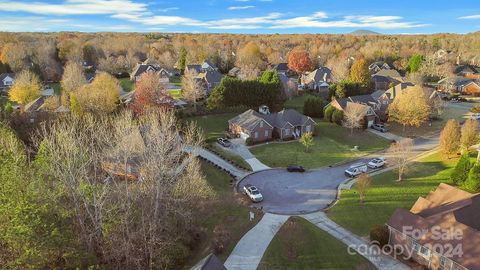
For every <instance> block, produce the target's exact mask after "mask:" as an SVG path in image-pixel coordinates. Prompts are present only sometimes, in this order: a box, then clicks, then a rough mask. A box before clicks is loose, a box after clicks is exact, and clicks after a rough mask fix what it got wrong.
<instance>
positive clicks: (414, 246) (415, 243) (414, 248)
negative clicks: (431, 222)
mask: <svg viewBox="0 0 480 270" xmlns="http://www.w3.org/2000/svg"><path fill="white" fill-rule="evenodd" d="M412 247H413V250H414V251H415V252H419V251H420V245H419V244H417V242H415V241H412Z"/></svg>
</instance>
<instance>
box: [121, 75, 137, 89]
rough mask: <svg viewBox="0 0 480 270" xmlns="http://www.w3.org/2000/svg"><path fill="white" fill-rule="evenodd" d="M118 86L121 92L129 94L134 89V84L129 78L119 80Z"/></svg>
mask: <svg viewBox="0 0 480 270" xmlns="http://www.w3.org/2000/svg"><path fill="white" fill-rule="evenodd" d="M119 81H120V86H121V87H122V88H123V91H125V92H130V91H132V90H133V88H135V82H134V81H131V80H130V78H121V79H119Z"/></svg>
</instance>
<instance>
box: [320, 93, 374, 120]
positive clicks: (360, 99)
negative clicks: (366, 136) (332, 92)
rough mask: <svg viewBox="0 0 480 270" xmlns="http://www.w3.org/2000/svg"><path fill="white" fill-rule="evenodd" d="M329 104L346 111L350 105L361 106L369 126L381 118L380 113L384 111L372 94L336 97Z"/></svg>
mask: <svg viewBox="0 0 480 270" xmlns="http://www.w3.org/2000/svg"><path fill="white" fill-rule="evenodd" d="M328 106H333V107H334V108H335V109H337V110H340V111H346V110H348V108H349V107H358V108H361V109H362V110H363V114H364V118H365V122H366V124H367V126H368V127H370V126H372V125H373V124H374V123H375V121H377V120H379V119H380V117H379V113H383V112H381V105H380V104H379V103H378V102H377V100H375V99H374V98H373V97H372V96H371V95H358V96H351V97H347V98H339V99H336V98H334V99H333V100H332V101H331V102H330V103H329V104H328V105H327V106H326V107H328ZM326 107H325V108H326Z"/></svg>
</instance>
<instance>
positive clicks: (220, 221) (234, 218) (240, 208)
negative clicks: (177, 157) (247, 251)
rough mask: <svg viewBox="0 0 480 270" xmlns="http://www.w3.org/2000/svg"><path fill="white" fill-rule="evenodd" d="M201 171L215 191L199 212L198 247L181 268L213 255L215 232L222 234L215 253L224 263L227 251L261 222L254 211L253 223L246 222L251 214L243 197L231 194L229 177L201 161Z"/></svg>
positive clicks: (227, 254) (188, 267)
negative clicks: (208, 202) (217, 251)
mask: <svg viewBox="0 0 480 270" xmlns="http://www.w3.org/2000/svg"><path fill="white" fill-rule="evenodd" d="M200 164H201V168H202V171H203V173H204V175H205V177H206V179H207V182H208V183H209V185H210V186H211V187H212V189H213V190H214V192H215V196H216V198H215V200H214V201H212V204H209V205H208V206H206V207H207V208H208V209H205V210H204V211H202V216H201V217H200V220H201V234H200V235H201V237H200V239H199V241H198V245H197V246H196V248H195V249H194V250H193V251H192V254H191V256H190V258H189V261H188V263H187V265H185V269H190V267H192V266H193V265H195V264H196V263H197V262H198V261H199V260H201V259H202V258H204V257H205V256H207V255H208V254H210V253H211V252H213V250H212V249H213V247H214V245H213V242H214V240H215V239H218V238H216V234H215V231H218V232H222V234H223V235H224V236H223V237H222V239H224V240H222V243H223V246H224V248H223V250H222V251H221V252H220V253H218V254H217V256H218V257H219V258H220V260H222V261H225V260H226V259H227V258H228V256H229V255H230V253H231V251H232V250H233V248H234V247H235V245H236V244H237V242H238V241H239V240H240V238H242V236H243V235H244V234H245V233H247V232H248V231H249V230H250V229H251V228H253V226H255V225H256V223H257V222H258V221H259V220H260V219H261V217H262V214H261V213H259V212H256V218H255V220H254V221H250V220H249V212H250V211H255V210H252V209H250V208H249V207H247V203H244V202H245V200H246V197H244V196H242V195H241V194H238V195H235V194H234V193H233V188H232V186H231V184H230V179H231V178H230V176H229V175H227V174H226V173H224V172H223V171H220V170H218V169H216V168H215V167H213V166H212V165H211V164H209V163H207V162H206V161H203V160H202V161H201V162H200Z"/></svg>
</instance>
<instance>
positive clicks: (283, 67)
mask: <svg viewBox="0 0 480 270" xmlns="http://www.w3.org/2000/svg"><path fill="white" fill-rule="evenodd" d="M272 69H274V70H276V71H277V72H278V73H279V74H280V73H283V74H286V73H287V72H288V71H289V70H290V69H289V68H288V64H287V63H278V64H276V65H273V67H272Z"/></svg>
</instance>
